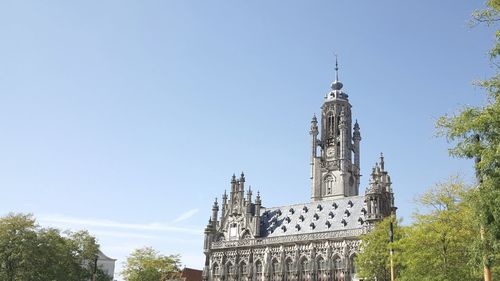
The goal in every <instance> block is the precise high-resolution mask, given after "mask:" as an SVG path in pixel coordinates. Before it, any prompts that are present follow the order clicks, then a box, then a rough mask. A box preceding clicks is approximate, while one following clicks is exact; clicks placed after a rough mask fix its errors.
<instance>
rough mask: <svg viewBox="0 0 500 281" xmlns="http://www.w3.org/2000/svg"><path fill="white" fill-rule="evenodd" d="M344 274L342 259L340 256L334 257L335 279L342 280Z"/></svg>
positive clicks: (336, 280) (335, 280)
mask: <svg viewBox="0 0 500 281" xmlns="http://www.w3.org/2000/svg"><path fill="white" fill-rule="evenodd" d="M342 278H343V276H342V259H341V258H340V257H339V256H334V257H333V280H334V281H341V280H342Z"/></svg>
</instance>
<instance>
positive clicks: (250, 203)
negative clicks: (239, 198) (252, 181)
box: [245, 186, 252, 215]
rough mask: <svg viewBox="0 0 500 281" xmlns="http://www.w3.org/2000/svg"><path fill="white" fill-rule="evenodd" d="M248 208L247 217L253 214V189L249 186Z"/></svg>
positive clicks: (246, 202)
mask: <svg viewBox="0 0 500 281" xmlns="http://www.w3.org/2000/svg"><path fill="white" fill-rule="evenodd" d="M245 204H246V208H247V215H251V214H252V188H251V187H250V186H249V187H248V192H247V199H246V201H245Z"/></svg>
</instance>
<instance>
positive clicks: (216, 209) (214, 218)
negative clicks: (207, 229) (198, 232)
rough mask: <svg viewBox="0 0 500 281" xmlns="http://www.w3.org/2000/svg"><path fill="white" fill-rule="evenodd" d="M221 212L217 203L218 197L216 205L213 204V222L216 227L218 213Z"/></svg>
mask: <svg viewBox="0 0 500 281" xmlns="http://www.w3.org/2000/svg"><path fill="white" fill-rule="evenodd" d="M218 213H219V205H218V204H217V198H215V201H214V205H213V206H212V218H211V220H212V223H213V226H214V228H216V227H217V215H218Z"/></svg>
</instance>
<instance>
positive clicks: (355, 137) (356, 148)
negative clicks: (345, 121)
mask: <svg viewBox="0 0 500 281" xmlns="http://www.w3.org/2000/svg"><path fill="white" fill-rule="evenodd" d="M352 140H353V146H354V147H353V150H354V165H355V166H356V167H357V168H358V171H359V170H360V169H361V167H360V165H359V142H360V141H361V133H360V132H359V124H358V120H356V123H354V133H353V134H352Z"/></svg>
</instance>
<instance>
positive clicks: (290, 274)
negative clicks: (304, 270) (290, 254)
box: [283, 258, 293, 280]
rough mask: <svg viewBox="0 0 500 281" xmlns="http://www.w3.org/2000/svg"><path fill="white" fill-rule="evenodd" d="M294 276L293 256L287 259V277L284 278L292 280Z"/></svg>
mask: <svg viewBox="0 0 500 281" xmlns="http://www.w3.org/2000/svg"><path fill="white" fill-rule="evenodd" d="M292 277H293V261H292V259H291V258H288V259H286V261H285V278H284V279H283V280H291V279H292Z"/></svg>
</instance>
